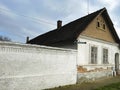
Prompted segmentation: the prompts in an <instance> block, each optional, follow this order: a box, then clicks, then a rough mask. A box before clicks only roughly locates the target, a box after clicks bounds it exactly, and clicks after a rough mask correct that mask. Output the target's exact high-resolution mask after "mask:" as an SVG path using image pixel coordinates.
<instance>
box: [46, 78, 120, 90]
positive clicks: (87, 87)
mask: <svg viewBox="0 0 120 90" xmlns="http://www.w3.org/2000/svg"><path fill="white" fill-rule="evenodd" d="M118 82H120V76H117V77H109V78H104V79H100V80H97V81H94V82H90V83H82V84H75V85H69V86H64V87H58V88H54V89H48V90H93V89H96V88H99V87H103V86H106V85H109V84H112V83H118Z"/></svg>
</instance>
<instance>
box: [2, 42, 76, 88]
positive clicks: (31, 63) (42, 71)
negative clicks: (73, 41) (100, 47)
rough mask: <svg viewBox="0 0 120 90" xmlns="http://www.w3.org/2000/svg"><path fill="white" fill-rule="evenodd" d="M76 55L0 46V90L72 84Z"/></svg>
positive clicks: (23, 46)
mask: <svg viewBox="0 0 120 90" xmlns="http://www.w3.org/2000/svg"><path fill="white" fill-rule="evenodd" d="M76 74H77V73H76V51H75V50H71V49H60V48H53V47H46V46H37V45H27V44H18V43H8V42H0V90H41V89H46V88H53V87H58V86H62V85H69V84H75V83H76V78H77V77H76V76H77V75H76Z"/></svg>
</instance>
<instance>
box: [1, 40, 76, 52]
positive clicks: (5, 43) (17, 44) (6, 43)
mask: <svg viewBox="0 0 120 90" xmlns="http://www.w3.org/2000/svg"><path fill="white" fill-rule="evenodd" d="M0 46H17V47H29V48H44V49H52V50H60V51H72V52H77V50H74V49H66V48H59V47H50V46H44V45H35V44H24V43H18V42H7V41H0Z"/></svg>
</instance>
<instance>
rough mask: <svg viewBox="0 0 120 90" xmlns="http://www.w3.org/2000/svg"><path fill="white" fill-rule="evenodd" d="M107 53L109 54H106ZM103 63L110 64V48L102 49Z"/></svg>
mask: <svg viewBox="0 0 120 90" xmlns="http://www.w3.org/2000/svg"><path fill="white" fill-rule="evenodd" d="M106 52H107V54H106ZM102 63H103V64H109V50H108V48H102Z"/></svg>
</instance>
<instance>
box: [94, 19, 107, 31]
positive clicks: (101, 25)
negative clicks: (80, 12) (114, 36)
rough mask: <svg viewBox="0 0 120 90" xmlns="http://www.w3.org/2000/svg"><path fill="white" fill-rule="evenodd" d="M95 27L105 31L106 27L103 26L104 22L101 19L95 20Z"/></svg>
mask: <svg viewBox="0 0 120 90" xmlns="http://www.w3.org/2000/svg"><path fill="white" fill-rule="evenodd" d="M96 27H97V28H98V29H101V30H105V28H106V26H105V22H104V20H101V19H98V18H97V25H96Z"/></svg>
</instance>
